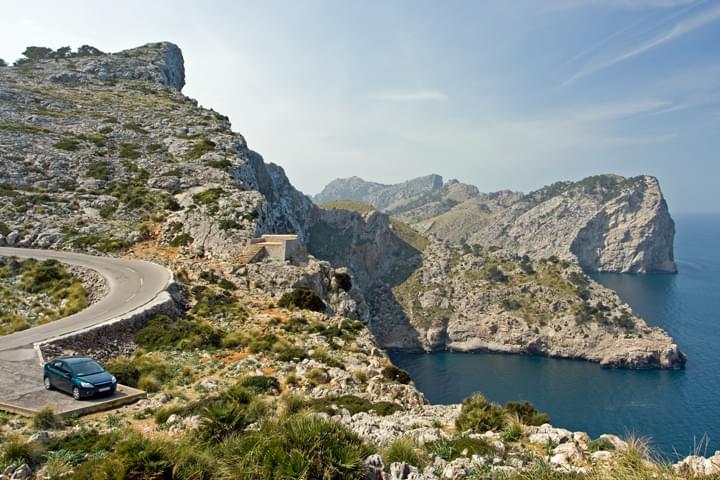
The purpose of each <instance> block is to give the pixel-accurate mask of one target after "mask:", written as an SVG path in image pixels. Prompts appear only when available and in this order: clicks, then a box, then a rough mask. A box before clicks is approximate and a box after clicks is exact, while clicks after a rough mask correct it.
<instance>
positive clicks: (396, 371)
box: [382, 365, 412, 385]
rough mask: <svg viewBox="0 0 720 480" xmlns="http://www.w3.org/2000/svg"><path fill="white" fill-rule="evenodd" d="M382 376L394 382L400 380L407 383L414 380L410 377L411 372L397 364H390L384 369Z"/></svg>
mask: <svg viewBox="0 0 720 480" xmlns="http://www.w3.org/2000/svg"><path fill="white" fill-rule="evenodd" d="M382 376H383V377H384V378H385V379H386V380H390V381H393V382H399V383H402V384H405V385H407V384H408V383H410V382H411V381H412V379H411V378H410V374H409V373H408V372H406V371H405V370H403V369H402V368H398V367H396V366H395V365H388V366H387V367H385V368H383V369H382Z"/></svg>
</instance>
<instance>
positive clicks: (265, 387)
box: [240, 375, 280, 395]
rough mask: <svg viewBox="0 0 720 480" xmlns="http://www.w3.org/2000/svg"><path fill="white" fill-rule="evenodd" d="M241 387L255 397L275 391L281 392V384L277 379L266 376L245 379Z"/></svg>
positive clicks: (241, 382)
mask: <svg viewBox="0 0 720 480" xmlns="http://www.w3.org/2000/svg"><path fill="white" fill-rule="evenodd" d="M240 385H241V386H243V387H245V388H246V389H247V390H248V391H249V392H251V393H253V394H255V395H259V394H261V393H267V392H270V391H273V390H275V391H280V382H278V380H277V378H275V377H269V376H265V375H254V376H251V377H247V378H244V379H242V380H241V381H240Z"/></svg>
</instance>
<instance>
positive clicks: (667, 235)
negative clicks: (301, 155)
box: [314, 175, 676, 272]
mask: <svg viewBox="0 0 720 480" xmlns="http://www.w3.org/2000/svg"><path fill="white" fill-rule="evenodd" d="M343 200H349V201H353V202H361V203H366V204H369V205H371V206H372V207H373V208H376V209H378V210H381V211H383V212H385V213H387V214H389V215H391V216H393V217H395V218H397V219H399V220H402V221H404V222H407V223H409V224H411V225H413V226H414V227H415V228H416V229H417V230H418V231H419V232H420V233H422V234H431V235H434V236H436V237H438V238H440V239H443V240H450V241H452V242H455V243H459V244H462V243H467V244H480V245H485V246H496V247H506V248H508V249H510V250H512V251H513V252H515V253H517V254H518V255H529V256H531V257H537V258H541V257H550V256H557V257H559V258H562V259H566V260H572V261H576V262H577V263H579V264H580V266H581V267H582V268H584V269H585V270H589V271H614V272H675V271H676V266H675V263H674V259H673V238H674V234H675V226H674V222H673V220H672V218H671V217H670V214H669V212H668V207H667V203H666V202H665V199H664V198H663V195H662V192H661V190H660V185H659V183H658V180H657V179H656V178H655V177H651V176H638V177H632V178H624V177H621V176H619V175H598V176H593V177H588V178H585V179H583V180H580V181H578V182H570V181H564V182H557V183H554V184H552V185H549V186H546V187H543V188H541V189H539V190H537V191H534V192H531V193H528V194H523V193H521V192H513V191H510V190H502V191H499V192H493V193H482V192H480V191H479V190H478V188H477V187H475V186H473V185H468V184H465V183H461V182H459V181H457V180H449V181H447V182H443V178H442V177H441V176H440V175H427V176H424V177H418V178H415V179H412V180H408V181H406V182H403V183H398V184H394V185H384V184H380V183H374V182H368V181H365V180H363V179H361V178H358V177H350V178H344V179H337V180H333V181H332V182H330V183H329V184H328V185H327V186H326V187H325V188H324V189H323V190H322V192H320V193H319V194H317V195H316V196H315V197H314V201H315V202H316V203H318V204H319V205H324V204H332V202H338V201H343Z"/></svg>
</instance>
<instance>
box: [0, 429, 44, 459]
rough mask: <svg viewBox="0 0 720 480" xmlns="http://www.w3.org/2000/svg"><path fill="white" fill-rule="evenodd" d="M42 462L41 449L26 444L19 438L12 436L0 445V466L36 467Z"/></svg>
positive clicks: (31, 443) (30, 443)
mask: <svg viewBox="0 0 720 480" xmlns="http://www.w3.org/2000/svg"><path fill="white" fill-rule="evenodd" d="M41 460H42V449H41V447H40V446H39V445H38V444H36V443H33V442H26V441H25V440H24V439H23V438H22V437H21V436H19V435H13V436H11V437H9V438H7V439H5V440H4V442H3V443H2V444H1V445H0V465H21V464H23V463H26V464H28V465H30V466H33V465H37V464H38V463H40V461H41Z"/></svg>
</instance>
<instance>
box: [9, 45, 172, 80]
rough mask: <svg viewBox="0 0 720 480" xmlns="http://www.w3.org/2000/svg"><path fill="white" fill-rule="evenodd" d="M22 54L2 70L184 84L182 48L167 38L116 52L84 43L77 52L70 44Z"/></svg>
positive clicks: (65, 77) (38, 77)
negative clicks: (22, 55)
mask: <svg viewBox="0 0 720 480" xmlns="http://www.w3.org/2000/svg"><path fill="white" fill-rule="evenodd" d="M25 55H26V57H25V58H22V59H20V60H18V61H17V62H15V66H14V67H11V68H7V69H4V73H5V74H13V73H14V74H16V75H17V74H21V75H23V76H24V77H26V78H27V77H30V78H35V80H37V81H41V80H47V81H49V82H51V83H56V84H64V85H69V86H76V85H81V84H88V83H98V82H104V83H111V82H117V81H121V80H149V81H153V82H157V83H160V84H162V85H166V86H168V87H172V88H174V89H176V90H178V91H180V90H182V88H183V87H184V86H185V64H184V61H183V55H182V51H181V50H180V47H178V46H177V45H175V44H174V43H170V42H157V43H148V44H145V45H143V46H140V47H137V48H132V49H129V50H123V51H121V52H117V53H104V52H102V51H100V50H98V49H97V48H95V47H90V46H87V45H84V46H83V47H80V48H79V49H78V50H77V51H76V52H74V51H72V50H71V49H70V48H69V47H63V48H60V49H58V50H57V51H54V52H53V51H52V50H51V49H46V48H44V47H29V48H28V49H26V50H25Z"/></svg>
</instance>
